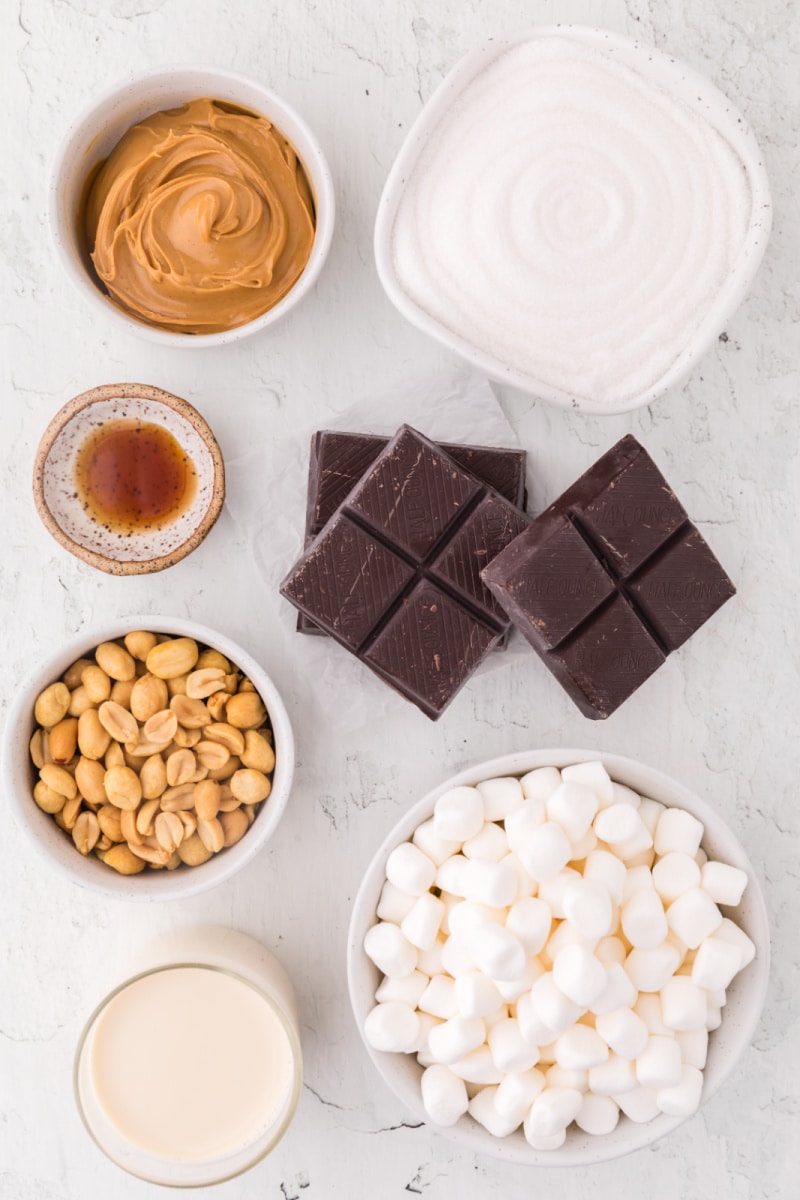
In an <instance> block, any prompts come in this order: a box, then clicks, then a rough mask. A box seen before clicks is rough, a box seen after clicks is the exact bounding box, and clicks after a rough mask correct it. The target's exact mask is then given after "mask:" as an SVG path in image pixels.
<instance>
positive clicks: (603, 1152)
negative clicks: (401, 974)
mask: <svg viewBox="0 0 800 1200" xmlns="http://www.w3.org/2000/svg"><path fill="white" fill-rule="evenodd" d="M579 762H602V763H603V765H604V766H605V767H606V769H607V771H608V773H609V775H610V776H611V778H612V779H614V778H615V777H616V773H617V772H620V773H622V774H625V773H626V772H630V771H633V772H634V773H635V774H637V775H638V776H640V777H642V778H643V779H644V780H645V785H644V786H643V787H642V789H641V790H642V794H645V795H649V796H651V797H652V798H655V799H659V798H660V799H661V800H662V802H664V796H666V795H669V796H670V797H672V799H670V800H669V802H668V803H669V804H670V805H672V806H674V807H685V808H686V809H687V810H688V811H690V812H692V813H693V814H694V815H695V816H697V817H698V819H699V820H701V821H702V822H703V825H704V826H705V827H706V832H707V833H708V832H710V834H711V838H712V840H713V839H714V838H715V837H717V836H719V835H720V834H721V835H722V838H723V840H724V841H725V842H726V848H725V858H726V860H727V861H729V862H732V863H733V864H734V865H736V866H738V867H740V868H741V869H743V870H745V871H746V872H747V875H748V884H747V890H746V892H745V901H743V904H744V903H745V902H746V904H747V907H748V910H749V912H750V918H751V928H752V932H753V934H754V936H753V941H754V942H755V944H756V957H755V959H754V960H753V962H752V963H750V964H749V966H748V967H747V968H745V971H746V972H751V975H750V976H749V977H748V985H749V987H750V988H751V990H752V996H751V998H750V1008H749V1010H748V1013H747V1014H746V1016H745V1018H744V1019H743V1020H742V1022H741V1024H740V1025H739V1026H738V1027H737V1029H736V1030H735V1032H734V1037H733V1046H732V1048H731V1049H729V1051H728V1054H727V1056H726V1059H725V1062H724V1064H723V1065H722V1066H721V1067H719V1069H718V1070H717V1071H715V1072H714V1073H713V1077H712V1079H711V1080H709V1078H708V1073H707V1070H706V1071H705V1072H704V1079H703V1095H702V1100H701V1107H702V1105H703V1104H705V1103H706V1101H707V1100H709V1099H710V1098H711V1096H713V1095H714V1093H715V1092H716V1091H717V1090H718V1089H719V1088H720V1087H721V1086H722V1084H723V1083H724V1082H725V1080H726V1079H727V1078H728V1076H729V1075H730V1073H731V1072H732V1071H733V1069H734V1067H735V1065H736V1063H737V1062H738V1060H739V1058H740V1057H741V1055H742V1054H743V1053H744V1051H745V1050H746V1049H747V1047H748V1046H749V1045H750V1043H751V1041H752V1040H753V1036H754V1034H755V1032H756V1029H757V1027H758V1023H759V1020H760V1017H761V1012H762V1009H763V1007H764V1002H765V999H766V994H767V986H768V983H769V964H770V940H769V921H768V918H767V910H766V904H765V902H764V896H763V893H762V891H761V886H760V884H759V881H758V877H757V875H756V873H755V871H754V869H753V866H752V864H751V862H750V860H749V858H748V857H747V854H746V852H745V850H744V849H743V847H742V846H741V844H740V842H739V841H738V839H737V838H736V837H735V835H734V834H733V832H732V831H731V830H730V828H729V827H728V825H727V824H726V822H725V821H724V820H723V819H722V817H720V816H719V815H718V814H717V813H716V811H715V810H714V809H713V808H712V807H711V805H710V804H709V803H708V802H707V801H705V800H703V799H701V798H700V797H699V796H697V795H696V794H695V793H694V792H692V791H690V790H689V789H688V788H687V787H685V786H684V785H683V784H680V783H678V782H677V780H675V779H673V778H672V777H671V776H669V775H666V774H665V773H664V772H662V771H659V770H657V769H656V768H654V767H649V766H647V765H646V764H644V763H642V762H639V761H638V760H636V759H632V758H628V757H625V756H623V755H619V754H609V753H606V752H605V751H600V750H573V749H549V750H530V751H518V752H516V753H512V754H505V755H501V756H500V757H498V758H493V759H489V760H487V761H484V762H480V763H476V764H474V765H473V766H471V767H466V768H465V769H464V770H462V771H459V772H458V773H457V774H456V775H454V776H451V777H450V778H449V779H446V780H445V781H444V782H443V783H440V784H439V785H438V786H437V787H435V788H433V789H432V790H431V791H430V792H428V794H427V795H426V796H424V797H423V798H422V799H421V800H418V801H417V802H416V803H415V804H413V805H412V807H411V808H410V809H408V811H407V812H406V813H405V814H404V815H403V816H402V817H401V818H400V820H399V821H398V822H397V823H396V824H395V825H394V826H393V828H392V829H391V830H390V831H389V833H388V834H387V835H386V837H385V838H384V839H383V841H382V842H381V844H380V846H379V847H378V849H377V851H376V852H375V854H374V856H373V857H372V859H371V860H370V863H369V865H368V867H367V869H366V871H365V874H364V877H363V879H362V882H361V885H360V887H359V889H358V892H357V893H356V896H355V899H354V900H353V905H352V913H351V918H350V926H349V929H348V936H347V983H348V990H349V993H350V1003H351V1006H352V1009H353V1015H354V1018H355V1022H356V1025H357V1027H358V1031H359V1034H360V1036H361V1040H362V1042H363V1043H364V1046H365V1048H366V1050H367V1053H368V1054H369V1056H370V1058H371V1059H372V1062H373V1063H374V1065H375V1067H376V1068H377V1070H378V1072H379V1074H380V1075H381V1076H382V1078H383V1080H384V1082H385V1083H386V1084H387V1085H388V1087H389V1088H390V1089H391V1090H392V1091H393V1092H394V1094H395V1095H396V1096H398V1097H399V1099H400V1100H401V1101H402V1103H403V1104H404V1105H405V1106H406V1108H408V1109H409V1110H410V1111H411V1112H412V1113H413V1114H414V1117H415V1118H416V1119H417V1120H419V1121H422V1122H424V1123H425V1124H426V1125H428V1126H429V1127H430V1128H431V1130H433V1131H434V1132H436V1133H440V1134H441V1135H442V1136H443V1137H446V1138H448V1139H450V1140H451V1141H454V1142H458V1143H460V1144H461V1145H462V1146H464V1147H466V1148H467V1149H469V1150H471V1151H472V1152H473V1153H477V1154H486V1155H489V1156H490V1157H493V1158H501V1159H504V1160H506V1161H509V1162H517V1163H521V1164H524V1165H526V1166H543V1167H575V1166H590V1165H593V1164H595V1163H600V1162H608V1161H610V1160H612V1159H614V1158H620V1157H622V1156H623V1155H626V1154H630V1153H633V1152H634V1151H636V1150H641V1149H644V1148H645V1147H646V1146H650V1145H652V1144H653V1143H654V1142H656V1141H657V1140H659V1139H660V1138H662V1137H664V1136H665V1135H666V1134H669V1133H671V1132H672V1131H673V1130H674V1129H677V1128H678V1126H680V1125H682V1124H683V1123H684V1122H685V1121H687V1120H690V1119H691V1118H688V1117H670V1116H666V1115H663V1114H662V1115H661V1116H659V1117H656V1118H655V1119H654V1120H653V1121H650V1122H648V1123H647V1124H634V1123H633V1122H630V1121H627V1120H624V1121H623V1120H621V1122H620V1124H619V1125H618V1126H617V1128H616V1130H615V1131H614V1132H613V1133H612V1134H609V1135H607V1136H606V1137H602V1136H601V1137H597V1136H592V1135H589V1134H584V1135H580V1137H579V1138H578V1135H576V1134H572V1135H571V1136H572V1137H573V1140H580V1142H581V1143H582V1144H583V1148H582V1149H570V1143H569V1138H568V1140H567V1142H566V1143H565V1144H564V1146H562V1147H561V1148H560V1149H558V1150H550V1151H537V1150H534V1149H533V1147H531V1146H530V1145H529V1144H528V1143H527V1142H526V1141H524V1139H523V1137H522V1134H514V1135H511V1136H510V1137H507V1138H494V1137H492V1135H491V1134H489V1133H488V1132H487V1131H486V1130H485V1129H483V1128H482V1127H481V1126H480V1125H478V1124H477V1122H475V1121H473V1120H472V1118H470V1117H461V1118H460V1119H459V1121H458V1122H457V1123H456V1124H455V1125H454V1126H451V1127H449V1128H443V1127H440V1126H437V1125H434V1124H432V1122H431V1121H430V1118H429V1117H428V1115H427V1113H426V1112H425V1109H424V1107H423V1105H422V1100H421V1098H420V1097H419V1095H418V1094H414V1093H413V1092H412V1091H411V1089H408V1090H406V1089H403V1090H402V1091H401V1090H400V1089H399V1088H398V1086H397V1082H396V1079H395V1064H396V1063H397V1061H398V1060H399V1059H408V1057H409V1056H406V1055H397V1054H390V1053H384V1052H381V1051H378V1050H375V1049H373V1047H372V1046H370V1044H369V1043H368V1042H367V1040H366V1037H365V1035H364V1018H365V1016H366V1014H367V1012H369V1010H370V1008H371V1007H372V1006H373V1004H374V996H373V995H371V994H368V993H367V990H366V989H365V987H364V985H363V981H362V979H361V976H362V975H363V973H364V971H365V970H367V971H368V972H369V973H371V974H373V973H374V972H375V971H376V970H377V969H376V968H372V964H371V963H369V960H368V959H367V958H366V955H365V954H364V951H363V939H364V934H365V933H366V931H367V929H369V928H370V926H371V925H373V924H374V923H375V921H376V919H377V918H376V914H375V910H376V907H377V902H378V896H379V894H380V888H381V886H382V884H383V881H384V880H385V878H386V874H385V867H386V860H387V858H388V857H389V854H390V852H391V851H392V850H393V849H394V847H395V846H397V845H399V844H400V843H401V842H403V841H406V840H408V838H410V837H411V834H412V833H413V831H414V829H416V827H417V825H419V824H420V822H421V821H423V820H425V819H426V818H427V817H429V816H430V815H431V812H432V810H433V805H434V804H435V802H436V800H437V799H438V798H439V796H441V795H443V794H444V792H446V791H449V790H450V788H452V787H459V786H461V785H466V786H474V785H475V784H476V783H479V782H481V781H482V780H484V779H493V778H496V777H499V776H503V775H512V776H521V775H523V774H525V773H526V772H527V771H532V770H534V769H535V768H537V767H547V766H556V767H559V768H562V767H565V766H568V765H571V764H573V763H579ZM744 973H745V972H743V973H742V974H744ZM732 986H733V985H732ZM724 1024H725V1017H724V1016H723V1025H724ZM625 1133H627V1134H628V1136H627V1138H626V1137H625ZM616 1135H619V1136H616Z"/></svg>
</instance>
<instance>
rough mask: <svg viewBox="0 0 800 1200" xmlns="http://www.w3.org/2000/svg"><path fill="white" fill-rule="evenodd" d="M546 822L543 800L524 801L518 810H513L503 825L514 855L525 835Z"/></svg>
mask: <svg viewBox="0 0 800 1200" xmlns="http://www.w3.org/2000/svg"><path fill="white" fill-rule="evenodd" d="M546 820H547V810H546V808H545V802H544V800H526V801H525V803H524V804H522V805H521V806H520V807H519V808H515V809H514V811H513V812H512V813H509V815H508V816H507V817H506V819H505V821H504V823H503V824H504V828H505V832H506V837H507V838H508V845H509V847H510V849H512V850H513V851H514V852H515V853H516V852H517V851H518V850H519V848H520V846H521V845H522V842H523V841H524V839H525V838H526V837H527V835H528V834H529V833H531V832H532V831H533V830H534V829H538V828H539V826H540V825H544V823H545V821H546Z"/></svg>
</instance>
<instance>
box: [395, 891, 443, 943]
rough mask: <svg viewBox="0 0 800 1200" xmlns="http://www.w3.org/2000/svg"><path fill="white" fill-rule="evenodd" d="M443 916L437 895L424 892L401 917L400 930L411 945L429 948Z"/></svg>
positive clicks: (440, 902)
mask: <svg viewBox="0 0 800 1200" xmlns="http://www.w3.org/2000/svg"><path fill="white" fill-rule="evenodd" d="M443 916H444V904H443V903H442V901H441V900H440V899H439V898H438V896H433V895H431V893H430V892H425V894H424V895H422V896H420V897H419V898H418V900H417V902H416V904H415V905H414V907H413V908H412V909H411V911H410V912H409V913H408V914H407V915H406V917H405V918H404V919H403V922H402V924H401V926H400V930H401V932H402V934H403V937H404V938H406V940H407V941H409V942H411V945H412V946H416V947H417V949H418V950H430V948H431V946H432V945H433V943H434V942H435V941H436V938H437V936H438V933H439V926H440V925H441V923H442V917H443Z"/></svg>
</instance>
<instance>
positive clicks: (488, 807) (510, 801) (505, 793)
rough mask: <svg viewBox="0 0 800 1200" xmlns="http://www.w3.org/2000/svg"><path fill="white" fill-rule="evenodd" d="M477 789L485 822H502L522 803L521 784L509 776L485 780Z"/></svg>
mask: <svg viewBox="0 0 800 1200" xmlns="http://www.w3.org/2000/svg"><path fill="white" fill-rule="evenodd" d="M477 787H478V791H479V792H480V794H481V796H482V797H483V814H484V817H485V819H486V820H487V821H504V820H505V819H506V817H507V816H508V815H509V814H510V813H512V812H513V811H514V809H515V808H519V807H520V805H521V804H523V803H524V799H525V797H524V793H523V791H522V784H521V783H520V781H519V780H518V779H513V778H511V777H509V776H505V777H503V778H500V779H485V780H484V781H483V783H479V784H478V785H477Z"/></svg>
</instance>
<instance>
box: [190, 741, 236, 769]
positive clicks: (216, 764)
mask: <svg viewBox="0 0 800 1200" xmlns="http://www.w3.org/2000/svg"><path fill="white" fill-rule="evenodd" d="M187 753H189V754H191V751H187ZM194 753H195V755H196V757H197V761H198V762H199V763H200V766H201V767H207V768H208V770H209V771H219V770H221V769H222V768H223V767H224V766H225V764H226V763H227V762H228V761H229V759H230V757H231V754H230V751H229V750H228V749H227V748H226V747H225V746H223V745H222V743H221V742H206V741H202V742H198V743H197V745H196V746H195V748H194Z"/></svg>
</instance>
